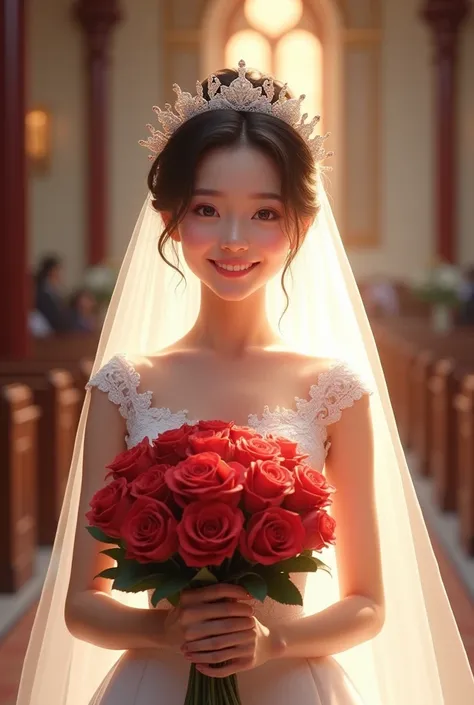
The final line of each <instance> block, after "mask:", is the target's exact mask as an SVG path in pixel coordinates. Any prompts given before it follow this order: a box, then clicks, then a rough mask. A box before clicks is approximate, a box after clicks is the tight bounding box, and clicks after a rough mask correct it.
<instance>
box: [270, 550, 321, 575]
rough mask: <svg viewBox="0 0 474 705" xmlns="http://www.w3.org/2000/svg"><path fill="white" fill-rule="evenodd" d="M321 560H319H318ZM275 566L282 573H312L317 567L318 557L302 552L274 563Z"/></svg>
mask: <svg viewBox="0 0 474 705" xmlns="http://www.w3.org/2000/svg"><path fill="white" fill-rule="evenodd" d="M319 562H321V561H319ZM274 567H275V568H278V570H280V571H282V572H283V573H314V572H315V571H316V570H317V569H318V567H319V566H318V559H317V558H313V556H304V555H303V554H301V555H299V556H295V557H294V558H288V559H287V560H286V561H281V563H276V564H275V566H274Z"/></svg>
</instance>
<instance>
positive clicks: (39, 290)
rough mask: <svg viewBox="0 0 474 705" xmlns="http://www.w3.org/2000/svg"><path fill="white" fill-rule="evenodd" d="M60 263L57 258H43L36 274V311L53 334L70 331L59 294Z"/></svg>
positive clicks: (68, 319)
mask: <svg viewBox="0 0 474 705" xmlns="http://www.w3.org/2000/svg"><path fill="white" fill-rule="evenodd" d="M62 269H63V267H62V262H61V260H60V259H59V257H55V256H49V257H45V258H44V259H43V260H42V261H41V263H40V266H39V268H38V271H37V274H36V306H35V308H36V310H37V311H39V312H40V313H41V314H42V315H43V317H44V318H45V319H46V321H47V322H48V323H49V325H50V326H51V328H52V330H53V331H54V332H55V333H62V332H64V331H67V330H70V327H71V326H70V318H69V312H68V309H67V307H66V305H65V303H64V299H63V296H62V293H61V281H62Z"/></svg>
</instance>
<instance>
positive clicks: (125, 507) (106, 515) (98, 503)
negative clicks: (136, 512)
mask: <svg viewBox="0 0 474 705" xmlns="http://www.w3.org/2000/svg"><path fill="white" fill-rule="evenodd" d="M132 503H133V500H132V498H131V497H130V493H129V490H128V484H127V480H126V479H125V478H124V477H121V478H119V479H118V480H113V481H112V482H110V483H109V484H108V485H105V487H102V488H101V489H100V490H98V491H97V492H96V493H95V495H94V496H93V497H92V499H91V501H90V506H91V510H90V511H89V512H87V514H86V517H87V519H88V520H89V524H90V525H91V526H97V527H98V528H99V529H101V530H102V531H103V532H104V534H107V536H111V537H112V538H119V537H120V535H121V527H122V523H123V521H124V519H125V517H126V516H127V513H128V511H129V509H130V508H131V506H132Z"/></svg>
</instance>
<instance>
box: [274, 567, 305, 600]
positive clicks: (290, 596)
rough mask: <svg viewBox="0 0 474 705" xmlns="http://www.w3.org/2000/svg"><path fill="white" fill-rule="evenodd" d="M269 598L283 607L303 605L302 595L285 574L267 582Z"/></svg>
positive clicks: (275, 576)
mask: <svg viewBox="0 0 474 705" xmlns="http://www.w3.org/2000/svg"><path fill="white" fill-rule="evenodd" d="M267 586H268V597H271V598H272V600H275V602H280V603H281V604H282V605H300V606H302V605H303V598H302V597H301V593H300V591H299V590H298V588H297V587H296V585H295V584H294V583H292V582H291V580H290V579H289V577H288V576H287V575H285V574H280V575H274V576H273V577H271V578H269V579H268V580H267Z"/></svg>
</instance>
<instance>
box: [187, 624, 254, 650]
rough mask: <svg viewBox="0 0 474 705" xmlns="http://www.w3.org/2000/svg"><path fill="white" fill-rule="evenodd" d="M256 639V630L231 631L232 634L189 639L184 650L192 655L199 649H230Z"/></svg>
mask: <svg viewBox="0 0 474 705" xmlns="http://www.w3.org/2000/svg"><path fill="white" fill-rule="evenodd" d="M254 641H255V632H254V630H253V629H246V630H245V631H242V632H231V633H230V634H220V635H219V636H211V637H209V638H207V639H198V640H197V641H188V642H186V643H185V644H184V646H183V651H184V653H185V654H186V655H192V654H193V653H195V652H199V651H219V649H228V648H230V647H232V646H239V645H240V644H248V643H252V644H253V643H254Z"/></svg>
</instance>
